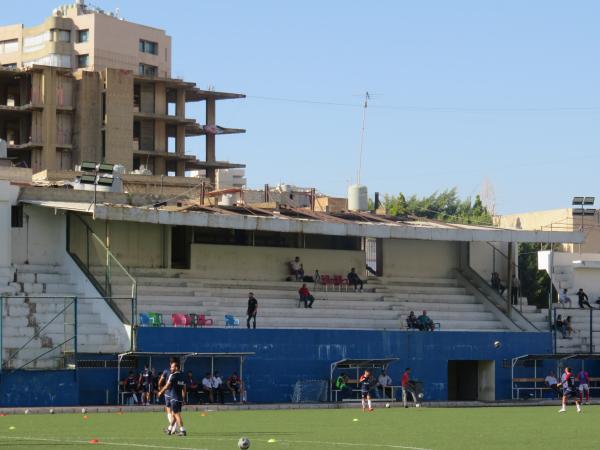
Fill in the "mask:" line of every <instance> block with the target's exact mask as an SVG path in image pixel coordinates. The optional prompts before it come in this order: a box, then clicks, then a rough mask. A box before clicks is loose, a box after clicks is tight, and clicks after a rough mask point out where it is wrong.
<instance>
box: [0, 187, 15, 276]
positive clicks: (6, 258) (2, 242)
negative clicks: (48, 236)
mask: <svg viewBox="0 0 600 450" xmlns="http://www.w3.org/2000/svg"><path fill="white" fill-rule="evenodd" d="M10 225H11V200H10V182H9V181H5V180H0V268H2V267H9V266H10V264H11V260H12V231H11V226H10Z"/></svg>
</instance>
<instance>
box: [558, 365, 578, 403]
mask: <svg viewBox="0 0 600 450" xmlns="http://www.w3.org/2000/svg"><path fill="white" fill-rule="evenodd" d="M560 381H561V385H562V390H563V397H562V408H561V409H559V410H558V412H559V413H563V412H566V411H567V403H568V401H569V398H571V399H573V400H575V406H576V407H577V412H578V413H579V412H581V406H579V393H578V392H577V389H575V375H573V373H572V372H571V369H570V368H569V367H565V373H563V374H562V377H561V379H560Z"/></svg>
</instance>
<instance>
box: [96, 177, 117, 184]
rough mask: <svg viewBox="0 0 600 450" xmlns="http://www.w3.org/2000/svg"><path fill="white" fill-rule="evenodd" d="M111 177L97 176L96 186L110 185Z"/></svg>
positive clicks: (111, 182)
mask: <svg viewBox="0 0 600 450" xmlns="http://www.w3.org/2000/svg"><path fill="white" fill-rule="evenodd" d="M112 184H113V177H98V186H112Z"/></svg>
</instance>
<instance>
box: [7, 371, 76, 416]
mask: <svg viewBox="0 0 600 450" xmlns="http://www.w3.org/2000/svg"><path fill="white" fill-rule="evenodd" d="M78 404H79V385H78V380H77V372H76V371H74V370H52V371H43V370H19V371H16V372H3V373H2V375H0V405H1V406H3V407H14V406H71V405H78Z"/></svg>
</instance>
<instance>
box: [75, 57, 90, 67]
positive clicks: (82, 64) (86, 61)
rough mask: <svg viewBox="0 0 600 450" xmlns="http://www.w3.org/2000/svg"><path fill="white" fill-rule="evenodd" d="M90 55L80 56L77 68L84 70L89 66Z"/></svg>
mask: <svg viewBox="0 0 600 450" xmlns="http://www.w3.org/2000/svg"><path fill="white" fill-rule="evenodd" d="M89 60H90V55H79V56H77V67H79V68H80V69H83V68H85V67H87V66H89Z"/></svg>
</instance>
